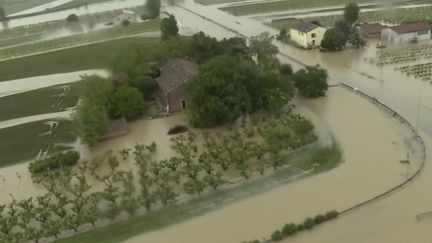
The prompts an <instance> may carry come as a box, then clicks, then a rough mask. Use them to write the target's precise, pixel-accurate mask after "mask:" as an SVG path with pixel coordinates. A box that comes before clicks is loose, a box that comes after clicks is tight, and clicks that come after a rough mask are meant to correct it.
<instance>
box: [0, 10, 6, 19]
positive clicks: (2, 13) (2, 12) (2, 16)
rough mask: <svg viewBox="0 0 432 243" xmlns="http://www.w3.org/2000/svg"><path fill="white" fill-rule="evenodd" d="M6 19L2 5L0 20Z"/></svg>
mask: <svg viewBox="0 0 432 243" xmlns="http://www.w3.org/2000/svg"><path fill="white" fill-rule="evenodd" d="M3 20H6V11H5V9H4V8H3V6H0V21H3Z"/></svg>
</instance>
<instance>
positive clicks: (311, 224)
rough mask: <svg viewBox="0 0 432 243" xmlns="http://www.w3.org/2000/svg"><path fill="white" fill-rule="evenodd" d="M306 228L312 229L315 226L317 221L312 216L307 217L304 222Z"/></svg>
mask: <svg viewBox="0 0 432 243" xmlns="http://www.w3.org/2000/svg"><path fill="white" fill-rule="evenodd" d="M303 225H304V227H305V229H308V230H310V229H312V228H313V227H314V226H315V221H314V220H313V219H312V218H306V219H305V220H304V222H303Z"/></svg>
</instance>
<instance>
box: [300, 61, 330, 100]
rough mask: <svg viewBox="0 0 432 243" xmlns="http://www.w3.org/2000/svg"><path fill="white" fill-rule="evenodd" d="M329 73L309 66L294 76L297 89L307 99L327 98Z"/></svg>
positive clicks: (318, 67)
mask: <svg viewBox="0 0 432 243" xmlns="http://www.w3.org/2000/svg"><path fill="white" fill-rule="evenodd" d="M327 78H328V74H327V71H326V70H325V69H323V68H321V67H320V66H319V65H317V66H307V67H305V68H302V69H300V70H298V71H297V72H296V73H295V74H294V77H293V79H294V84H295V87H296V88H297V89H298V90H299V91H300V93H301V94H302V95H303V96H305V97H310V98H317V97H320V96H325V93H326V91H327V89H328V84H327Z"/></svg>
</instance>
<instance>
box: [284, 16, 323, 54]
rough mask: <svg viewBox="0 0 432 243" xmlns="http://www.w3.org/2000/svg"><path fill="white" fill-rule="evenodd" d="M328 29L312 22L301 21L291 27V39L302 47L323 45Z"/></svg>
mask: <svg viewBox="0 0 432 243" xmlns="http://www.w3.org/2000/svg"><path fill="white" fill-rule="evenodd" d="M325 32H326V29H325V28H323V27H321V26H319V25H316V24H312V23H308V22H303V21H300V22H298V23H296V24H294V25H293V26H292V27H291V29H290V36H291V40H292V41H294V42H295V43H296V44H297V45H299V46H300V47H303V48H306V49H309V48H314V47H318V46H320V45H321V41H322V39H323V37H324V33H325Z"/></svg>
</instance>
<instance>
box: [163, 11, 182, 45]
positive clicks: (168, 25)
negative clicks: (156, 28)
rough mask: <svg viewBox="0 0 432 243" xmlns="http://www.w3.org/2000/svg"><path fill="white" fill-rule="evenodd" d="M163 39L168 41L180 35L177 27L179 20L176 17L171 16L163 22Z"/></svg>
mask: <svg viewBox="0 0 432 243" xmlns="http://www.w3.org/2000/svg"><path fill="white" fill-rule="evenodd" d="M160 28H161V37H162V39H163V40H167V39H169V38H170V37H174V36H177V35H178V31H179V28H178V26H177V20H176V19H175V17H174V15H170V16H169V17H168V18H163V19H162V21H161V25H160Z"/></svg>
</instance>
